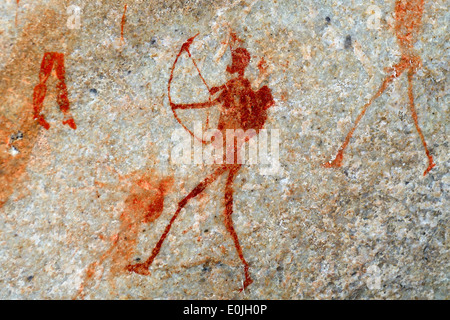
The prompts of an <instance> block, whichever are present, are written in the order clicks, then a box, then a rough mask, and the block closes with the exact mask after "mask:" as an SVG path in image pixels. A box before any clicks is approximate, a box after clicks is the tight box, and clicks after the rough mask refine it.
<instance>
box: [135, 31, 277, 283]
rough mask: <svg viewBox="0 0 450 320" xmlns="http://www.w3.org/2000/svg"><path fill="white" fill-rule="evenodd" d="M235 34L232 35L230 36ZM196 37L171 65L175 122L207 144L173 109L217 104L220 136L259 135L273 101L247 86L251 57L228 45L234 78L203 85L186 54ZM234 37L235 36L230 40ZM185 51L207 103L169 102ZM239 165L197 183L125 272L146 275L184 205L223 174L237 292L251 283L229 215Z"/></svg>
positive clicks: (263, 91) (262, 90) (267, 94)
mask: <svg viewBox="0 0 450 320" xmlns="http://www.w3.org/2000/svg"><path fill="white" fill-rule="evenodd" d="M233 35H234V34H233ZM195 37H196V36H194V37H192V38H190V39H188V40H187V41H186V42H185V43H184V44H183V45H182V47H181V50H180V52H179V53H178V55H177V57H176V59H175V62H174V65H173V67H172V71H171V74H170V79H169V84H168V94H169V102H170V106H171V108H172V110H173V112H174V116H175V118H176V119H177V121H178V122H179V123H180V124H181V125H182V126H183V127H184V128H185V129H186V130H187V131H189V132H190V134H191V135H192V136H193V137H195V138H197V139H198V140H200V141H202V142H203V143H207V142H206V141H203V140H202V139H201V138H199V137H196V136H195V135H194V133H192V132H191V131H190V130H189V129H188V128H187V127H186V126H184V125H183V123H182V122H181V121H180V119H179V118H178V116H177V114H176V112H175V110H176V109H198V108H209V107H212V106H214V105H216V104H222V109H221V115H220V118H219V123H218V130H220V131H221V132H222V135H223V137H225V136H226V135H225V132H226V130H227V129H234V130H236V129H243V130H248V129H254V130H255V131H257V132H258V130H260V129H261V128H262V127H263V125H264V123H265V121H266V118H267V109H268V108H269V107H271V106H273V105H274V100H273V97H272V93H271V90H270V89H269V88H268V87H267V86H263V87H262V88H260V89H259V90H258V91H254V90H253V89H252V87H251V85H250V81H249V80H248V79H247V78H245V77H244V72H245V69H246V67H247V66H248V64H249V62H250V54H249V52H248V51H247V49H245V48H243V47H237V48H233V47H232V45H231V43H230V50H231V56H232V62H231V65H229V66H228V67H227V69H226V71H227V72H228V73H229V74H231V75H235V76H234V77H233V78H232V79H231V80H229V81H228V82H227V83H225V84H224V85H222V86H219V87H213V88H210V89H209V87H208V85H207V84H206V81H205V79H204V78H203V77H202V76H201V73H200V70H199V69H198V67H197V64H196V63H195V60H194V59H193V58H192V56H191V53H190V51H189V47H190V45H191V44H192V42H193V41H194V38H195ZM235 38H236V36H235V35H234V37H233V39H235ZM237 42H238V41H236V40H234V41H233V43H237ZM184 51H186V53H187V54H188V56H189V57H190V58H191V59H192V60H193V62H194V65H195V67H196V68H197V71H198V72H199V74H200V77H201V79H202V81H203V82H204V84H205V85H206V86H207V87H208V90H209V92H210V98H209V99H208V101H206V102H199V103H189V104H176V103H173V102H172V99H171V97H170V84H171V82H172V80H173V71H174V68H175V64H176V63H177V61H178V58H179V57H180V56H181V54H182V53H183V52H184ZM215 95H217V98H215V99H211V96H215ZM240 147H241V145H237V144H236V143H235V144H234V155H236V154H237V151H238V149H239V148H240ZM241 166H242V165H241V164H234V163H233V164H222V165H219V167H218V168H217V169H215V171H214V172H213V173H211V174H210V175H208V176H207V177H206V178H205V179H204V180H203V181H202V182H201V183H199V184H198V185H197V186H196V187H195V188H194V189H193V190H192V191H191V192H190V193H189V194H188V195H187V196H186V197H184V198H183V199H182V200H181V201H180V202H179V203H178V208H177V210H176V211H175V214H174V215H173V216H172V218H171V220H170V222H169V223H168V225H167V226H166V228H165V230H164V232H163V234H162V236H161V238H160V239H159V241H158V243H157V244H156V246H155V247H154V248H153V251H152V253H151V255H150V257H149V258H148V259H147V260H146V261H145V262H144V263H139V264H135V265H129V266H128V270H129V271H133V272H136V273H139V274H142V275H148V274H150V272H149V270H148V269H149V267H150V265H151V264H152V263H153V260H154V259H155V257H156V256H157V255H158V253H159V252H160V250H161V247H162V245H163V243H164V240H165V239H166V237H167V235H168V234H169V231H170V228H171V227H172V224H173V223H174V221H175V220H176V219H177V217H178V215H179V213H180V212H181V209H182V208H184V207H185V206H186V204H187V203H188V202H189V201H190V200H191V199H193V198H195V197H196V196H198V195H199V194H200V193H202V192H203V191H204V190H205V189H206V188H207V187H208V186H209V185H210V184H211V183H212V182H214V181H215V180H217V179H218V178H219V177H220V176H222V175H223V174H225V173H228V177H227V180H226V184H225V192H224V198H225V210H224V224H225V227H226V229H227V231H228V232H229V234H230V236H231V238H232V239H233V242H234V246H235V248H236V251H237V254H238V256H239V259H240V260H241V262H242V264H243V266H244V275H245V280H244V282H243V286H242V288H241V289H240V290H241V291H242V290H244V289H245V288H247V287H248V286H249V285H250V284H251V283H252V282H253V280H252V278H251V276H250V273H249V264H248V263H247V261H246V260H245V258H244V253H243V251H242V247H241V245H240V243H239V239H238V235H237V233H236V231H235V229H234V226H233V220H232V214H233V193H234V189H233V181H234V178H235V177H236V175H237V174H238V172H239V169H240V168H241Z"/></svg>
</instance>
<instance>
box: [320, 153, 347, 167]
mask: <svg viewBox="0 0 450 320" xmlns="http://www.w3.org/2000/svg"><path fill="white" fill-rule="evenodd" d="M343 159H344V154H343V152H342V151H341V150H339V152H338V154H337V155H336V158H334V160H333V161H328V162H326V163H324V164H322V167H324V168H339V167H342V160H343Z"/></svg>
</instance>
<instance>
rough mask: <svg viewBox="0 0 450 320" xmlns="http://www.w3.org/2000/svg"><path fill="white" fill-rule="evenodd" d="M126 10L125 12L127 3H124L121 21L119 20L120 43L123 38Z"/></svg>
mask: <svg viewBox="0 0 450 320" xmlns="http://www.w3.org/2000/svg"><path fill="white" fill-rule="evenodd" d="M126 12H127V5H125V7H124V10H123V15H122V22H121V24H120V41H121V42H122V43H123V42H124V39H123V29H124V27H125V23H126V21H127V18H126V16H125V14H126Z"/></svg>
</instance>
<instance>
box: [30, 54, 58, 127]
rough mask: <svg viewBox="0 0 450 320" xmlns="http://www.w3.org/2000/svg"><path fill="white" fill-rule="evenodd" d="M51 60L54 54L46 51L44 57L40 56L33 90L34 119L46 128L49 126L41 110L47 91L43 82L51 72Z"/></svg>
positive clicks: (52, 60)
mask: <svg viewBox="0 0 450 320" xmlns="http://www.w3.org/2000/svg"><path fill="white" fill-rule="evenodd" d="M53 62H54V54H53V53H51V52H46V53H45V54H44V58H42V63H41V69H40V71H39V84H38V85H36V86H35V87H34V91H33V109H34V120H37V121H38V123H39V124H40V125H41V126H43V127H44V128H45V129H46V130H48V129H49V128H50V124H49V123H48V122H47V121H46V120H45V117H44V115H42V114H41V112H42V107H43V104H44V99H45V95H46V93H47V86H46V84H45V83H46V82H47V79H48V77H49V76H50V74H51V72H52V69H53Z"/></svg>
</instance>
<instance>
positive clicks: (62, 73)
mask: <svg viewBox="0 0 450 320" xmlns="http://www.w3.org/2000/svg"><path fill="white" fill-rule="evenodd" d="M55 69H56V76H57V78H58V84H57V85H56V91H57V98H56V100H57V102H58V105H59V109H60V110H61V112H62V113H63V114H64V120H63V124H67V125H69V127H71V128H72V129H74V130H75V129H76V128H77V125H76V124H75V121H74V120H73V117H72V115H71V114H70V109H69V107H70V102H69V94H68V92H67V86H66V69H65V66H64V54H63V53H55Z"/></svg>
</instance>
